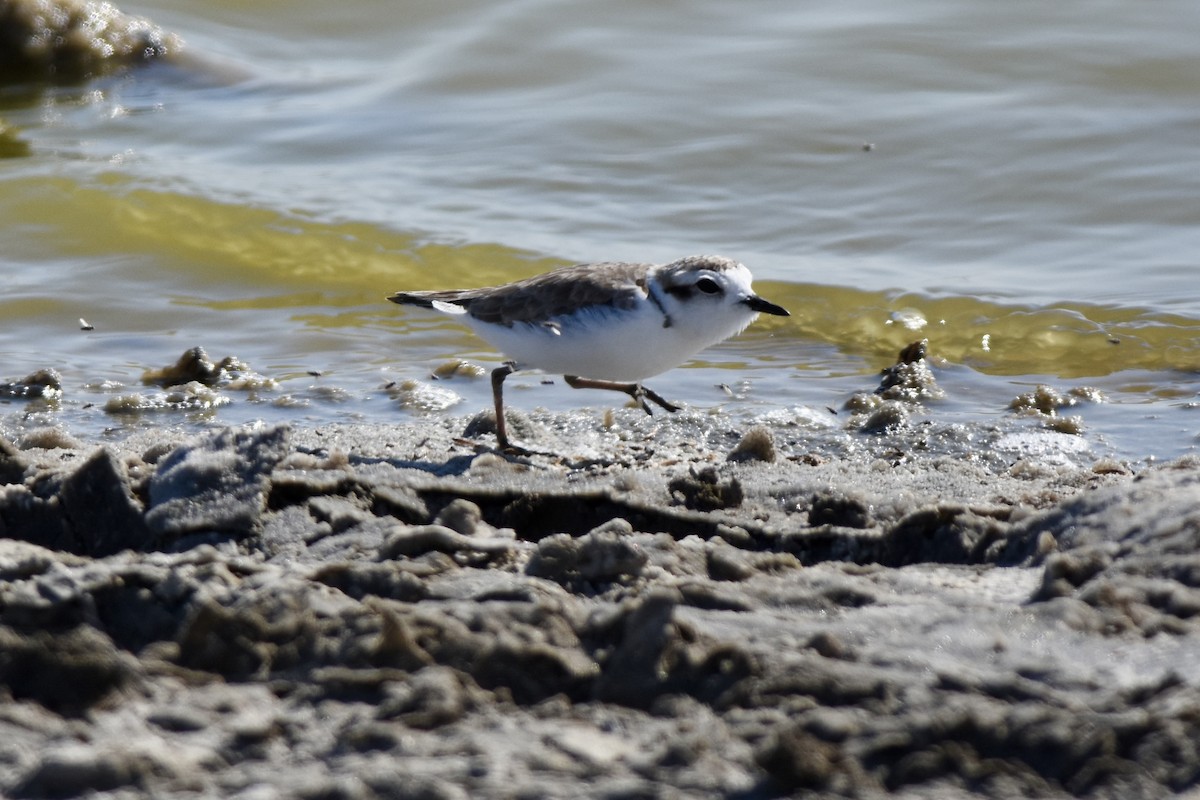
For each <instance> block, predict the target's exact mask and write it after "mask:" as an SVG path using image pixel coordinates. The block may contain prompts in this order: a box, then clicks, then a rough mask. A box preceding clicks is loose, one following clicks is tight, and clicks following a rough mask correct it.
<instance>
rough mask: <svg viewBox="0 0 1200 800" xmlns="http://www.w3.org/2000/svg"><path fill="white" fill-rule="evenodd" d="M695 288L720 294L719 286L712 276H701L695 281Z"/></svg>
mask: <svg viewBox="0 0 1200 800" xmlns="http://www.w3.org/2000/svg"><path fill="white" fill-rule="evenodd" d="M696 288H697V289H699V290H700V291H702V292H704V293H705V294H720V292H721V286H720V284H718V283H717V282H716V281H714V280H713V279H712V278H701V279H700V280H698V281H696Z"/></svg>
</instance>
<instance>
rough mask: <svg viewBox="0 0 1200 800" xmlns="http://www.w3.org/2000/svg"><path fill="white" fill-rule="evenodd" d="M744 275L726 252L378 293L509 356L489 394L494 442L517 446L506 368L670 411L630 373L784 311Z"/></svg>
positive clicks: (678, 358)
mask: <svg viewBox="0 0 1200 800" xmlns="http://www.w3.org/2000/svg"><path fill="white" fill-rule="evenodd" d="M751 280H752V276H751V275H750V270H748V269H746V267H745V266H743V265H742V264H739V263H738V262H736V261H733V260H732V259H728V258H723V257H721V256H691V257H690V258H683V259H680V260H679V261H674V262H672V263H670V264H662V265H657V264H625V263H614V262H609V263H602V264H577V265H576V266H573V267H563V268H561V269H556V270H553V271H551V272H547V273H545V274H543V275H537V276H534V277H532V278H527V279H526V280H522V281H516V282H514V283H507V284H505V285H503V286H493V287H487V288H482V289H451V290H449V291H440V292H439V291H435V292H397V293H396V294H393V295H391V296H390V297H388V299H389V300H391V301H392V302H393V303H400V304H402V305H414V306H420V307H422V308H432V309H435V310H437V311H442V312H444V313H447V314H455V315H460V316H462V317H463V322H465V323H466V324H467V325H468V326H470V328H471V329H472V330H473V331H475V333H476V334H478V335H479V336H480V337H481V338H483V339H484V340H485V341H487V342H488V343H489V344H491V345H492V346H493V347H495V348H496V349H498V350H500V351H501V352H502V353H504V354H505V355H506V356H508V357H509V358H510V359H512V360H511V361H508V362H506V363H505V364H504V365H503V366H501V367H497V368H496V369H495V370H493V371H492V395H493V398H494V399H495V402H496V439H497V441H498V442H499V445H500V448H501V449H502V450H516V451H520V450H522V448H519V447H515V446H513V445H511V444H510V443H509V441H508V434H507V431H506V428H505V423H504V401H503V384H504V379H505V378H506V377H508V376H509V375H510V374H511V373H513V372H515V371H517V370H521V369H540V370H543V371H545V372H552V373H558V374H561V375H562V376H563V377H564V378H565V379H566V381H567V384H568V385H570V386H572V387H574V388H576V389H612V390H614V391H619V392H624V393H625V394H627V395H629V396H630V397H632V398H633V399H635V400H637V401H638V402H639V403H641V406H642V408H643V409H645V411H646V413H647V414H649V413H650V406H649V405H648V404H647V403H646V401H647V400H649V401H651V402H653V403H656V404H657V405H659V406H661V407H662V408H665V409H666V410H667V411H678V410H679V407H678V406H675V405H673V404H671V403H669V402H667V401H666V400H664V399H663V398H662V397H660V396H659V395H658V394H656V393H655V392H652V391H651V390H649V389H647V388H645V387H644V386H642V385H641V383H640V381H641V380H643V379H644V378H648V377H650V376H651V375H657V374H658V373H660V372H665V371H666V370H668V369H671V368H672V367H677V366H679V365H680V364H682V363H683V362H685V361H687V360H688V359H689V358H691V357H692V356H694V355H695V354H696V353H698V352H700V351H701V350H703V349H704V348H706V347H708V346H709V345H713V344H716V343H717V342H720V341H722V340H724V339H728V338H729V337H730V336H733V335H734V334H736V333H740V332H741V331H743V330H744V329H745V328H746V326H747V325H749V324H750V323H751V322H753V321H754V319H755V317H757V316H758V314H759V312H763V313H765V314H776V315H779V316H783V317H786V316H789V315H788V312H787V311H786V310H785V309H783V308H782V307H780V306H777V305H775V304H774V303H770V302H767V301H766V300H764V299H762V298H761V297H759V296H758V295H756V294H755V293H754V290H753V289H751V288H750V282H751Z"/></svg>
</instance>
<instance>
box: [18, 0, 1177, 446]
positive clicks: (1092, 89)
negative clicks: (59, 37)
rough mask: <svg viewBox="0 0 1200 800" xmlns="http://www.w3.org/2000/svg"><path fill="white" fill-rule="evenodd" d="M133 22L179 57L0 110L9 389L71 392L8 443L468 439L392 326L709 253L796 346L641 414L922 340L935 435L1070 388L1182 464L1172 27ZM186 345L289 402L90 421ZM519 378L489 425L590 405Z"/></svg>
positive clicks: (805, 388) (824, 399) (294, 15)
mask: <svg viewBox="0 0 1200 800" xmlns="http://www.w3.org/2000/svg"><path fill="white" fill-rule="evenodd" d="M125 10H126V11H129V12H131V13H138V14H143V15H146V16H148V17H150V18H152V19H153V20H154V21H155V22H157V23H159V24H160V25H163V26H164V27H166V28H168V29H170V30H173V31H175V32H177V33H179V34H180V35H182V36H183V38H184V39H185V40H186V42H187V45H188V47H187V50H186V53H185V56H184V57H183V58H182V59H181V60H180V61H178V62H177V63H175V64H171V65H156V66H153V67H151V68H149V69H144V70H139V71H136V72H131V73H126V74H122V75H117V76H109V77H104V78H99V79H96V80H94V81H91V82H89V83H86V84H84V85H81V86H71V87H47V86H42V87H28V86H26V87H16V88H9V89H6V90H0V123H2V124H3V126H4V127H5V128H7V129H8V130H9V132H8V134H7V141H9V142H10V143H11V142H16V143H17V144H18V145H19V146H17V147H15V148H14V147H7V148H6V152H10V153H12V154H13V155H15V157H12V158H7V159H2V160H0V218H2V219H3V220H4V225H3V226H0V254H2V256H0V258H2V259H3V264H4V292H3V296H2V298H0V380H5V379H14V378H19V377H21V376H22V375H25V374H27V373H28V372H31V371H33V370H34V369H38V368H42V367H53V368H55V369H57V370H59V371H60V372H61V373H62V375H63V382H64V397H63V399H62V401H61V402H60V403H58V404H55V405H53V406H51V407H48V408H44V407H40V406H30V405H29V404H27V403H26V402H24V401H10V402H7V403H6V404H4V405H0V415H2V416H3V423H2V425H3V427H6V428H10V429H20V428H23V427H28V426H32V425H43V424H57V425H61V426H63V427H64V428H66V429H67V430H69V431H73V432H77V433H79V434H81V435H82V434H91V433H95V432H97V431H100V430H104V429H108V428H116V429H121V428H124V427H127V426H130V425H144V424H162V423H164V422H167V421H170V422H174V421H178V420H181V419H182V420H185V421H187V422H188V423H189V424H191V423H198V424H214V423H215V424H220V423H228V422H235V421H243V420H246V419H254V418H268V419H288V418H297V419H304V420H306V421H312V422H317V423H320V422H322V421H328V420H335V419H345V418H354V419H360V420H365V421H372V420H385V419H386V420H394V419H397V418H405V417H406V416H409V415H419V414H422V413H445V411H447V410H449V411H451V412H454V413H471V412H473V411H474V410H476V409H478V408H483V407H485V406H486V405H487V403H488V389H487V385H486V381H485V380H470V379H462V378H455V379H453V380H451V381H449V382H446V383H445V384H444V387H445V388H449V389H451V390H453V391H454V392H455V393H456V395H457V396H458V397H459V398H460V399H459V400H458V402H457V403H455V404H453V405H450V406H449V408H448V409H442V408H437V409H435V410H433V411H422V410H420V409H410V408H405V407H403V406H402V405H401V403H400V402H399V401H397V400H396V399H395V398H394V397H393V396H392V395H391V394H389V393H388V392H387V391H386V390H385V389H384V388H383V387H384V386H385V385H386V384H388V383H389V382H403V381H408V380H422V381H423V380H425V379H426V378H427V377H428V375H429V374H430V372H431V371H432V370H433V369H435V368H436V367H438V366H439V365H441V364H443V363H444V362H445V361H447V360H448V359H450V358H455V357H463V358H467V359H469V360H472V361H474V362H477V363H480V364H483V365H485V366H489V367H490V366H492V365H494V364H495V363H497V362H498V361H499V360H500V358H499V356H497V355H496V354H494V353H491V352H490V351H489V350H488V349H487V348H486V346H485V345H483V344H482V343H481V342H479V341H477V340H476V339H474V338H473V337H472V336H471V335H470V334H469V333H468V332H467V331H466V330H465V329H463V328H461V327H459V326H457V325H456V324H455V323H454V322H453V321H452V320H449V319H442V318H439V317H436V316H433V315H430V314H428V313H423V312H420V311H418V310H411V309H400V308H398V307H396V306H394V305H392V304H389V303H387V302H385V301H384V300H383V298H384V296H385V295H386V294H387V293H389V292H391V291H395V290H398V289H402V288H403V289H427V288H445V287H452V286H468V285H480V284H490V283H496V282H502V281H505V280H510V279H513V278H516V277H521V276H525V275H530V274H534V273H536V272H539V271H542V270H544V269H548V268H550V267H553V266H557V265H559V264H565V263H570V262H572V261H594V260H613V259H627V260H641V261H666V260H671V259H673V258H676V257H679V256H682V255H687V254H691V253H699V252H716V253H722V254H725V255H730V256H733V257H736V258H738V259H739V260H741V261H743V262H745V263H746V264H747V265H748V266H750V267H751V269H752V270H754V272H755V275H756V276H757V278H758V280H757V282H756V286H757V287H758V289H759V291H760V293H762V294H763V295H764V296H766V297H768V298H770V299H771V300H773V301H775V302H777V303H781V304H782V305H784V306H786V307H788V308H789V309H790V310H791V311H792V313H793V316H792V317H791V318H789V319H786V320H778V319H770V320H766V319H764V320H760V321H759V323H757V324H756V325H755V326H753V327H752V328H751V329H750V330H749V331H747V332H746V333H745V334H743V335H742V336H741V337H739V338H737V339H735V340H733V341H731V342H728V343H726V344H725V345H722V346H720V347H718V348H714V349H713V350H710V351H709V352H707V353H705V354H703V355H702V357H701V359H700V360H699V361H698V362H696V364H693V365H692V366H690V367H688V368H685V369H681V370H675V371H672V372H670V373H667V374H665V375H663V376H660V377H659V378H658V379H657V380H655V381H653V382H652V385H654V386H655V387H656V388H657V389H658V390H659V391H660V392H661V393H663V394H665V395H667V396H669V397H672V398H675V399H679V400H683V401H685V402H688V403H691V404H694V405H698V406H721V407H729V408H733V409H739V408H746V409H755V410H763V409H768V410H769V409H792V408H797V407H800V408H817V409H824V408H825V407H827V406H829V407H834V408H838V407H840V405H841V403H842V402H843V401H844V400H845V398H846V397H847V396H848V395H849V394H850V393H851V392H853V391H856V390H864V389H867V390H869V389H870V388H872V387H873V386H874V385H875V383H876V373H877V372H878V370H879V369H880V368H882V367H883V366H886V365H887V364H888V363H890V362H891V361H892V360H894V358H895V354H896V352H897V351H898V350H899V349H900V348H901V347H903V346H904V345H905V344H907V343H908V342H910V341H913V340H915V339H920V338H928V339H929V352H930V354H931V356H932V357H933V359H935V363H936V365H937V370H938V374H939V378H940V380H941V381H942V384H943V386H944V387H945V388H946V389H947V392H948V396H947V399H946V400H945V401H941V402H940V403H933V404H930V405H929V406H928V411H929V412H930V413H931V414H934V415H938V416H945V417H949V418H952V419H953V418H963V419H990V418H1002V417H1004V416H1005V415H1006V414H1007V413H1008V412H1007V411H1006V407H1007V405H1008V403H1009V401H1010V400H1011V399H1012V398H1013V397H1015V396H1016V395H1017V394H1019V393H1020V392H1023V391H1027V390H1028V389H1029V388H1031V387H1032V386H1035V385H1036V384H1038V383H1049V384H1051V385H1053V386H1055V387H1056V388H1059V389H1063V390H1065V389H1068V388H1071V387H1074V386H1091V387H1096V388H1098V389H1100V391H1101V392H1102V393H1103V395H1104V396H1105V398H1106V402H1104V403H1100V404H1085V405H1081V406H1077V407H1075V408H1072V409H1070V410H1069V413H1072V414H1075V413H1078V414H1081V415H1082V416H1083V418H1084V422H1085V429H1084V431H1085V432H1084V436H1085V438H1087V440H1088V442H1089V444H1091V445H1093V446H1094V447H1095V449H1096V450H1097V452H1107V451H1113V452H1116V453H1117V454H1120V455H1126V456H1131V457H1142V456H1148V455H1156V456H1160V457H1166V456H1171V455H1175V454H1178V453H1180V452H1184V451H1187V450H1191V449H1194V448H1195V446H1196V439H1195V437H1196V431H1197V426H1198V421H1200V417H1198V416H1197V415H1198V414H1200V409H1197V408H1196V407H1195V406H1196V401H1197V396H1196V395H1197V391H1198V389H1200V381H1198V380H1197V376H1198V371H1200V307H1198V301H1197V299H1196V298H1197V292H1196V288H1197V277H1196V276H1197V265H1196V263H1195V255H1194V254H1195V253H1197V252H1200V225H1198V224H1197V223H1198V222H1200V218H1198V212H1197V209H1196V205H1195V198H1196V197H1197V196H1198V195H1200V145H1198V144H1197V139H1196V136H1195V132H1196V130H1198V129H1200V107H1198V106H1197V105H1196V103H1195V102H1194V98H1195V97H1196V95H1197V91H1198V90H1200V50H1198V49H1197V48H1196V47H1195V34H1196V32H1197V29H1198V25H1197V23H1200V7H1196V6H1195V5H1194V4H1188V3H1184V2H1165V3H1156V4H1118V3H1111V4H1104V5H1103V7H1102V8H1093V9H1091V11H1092V12H1093V13H1089V14H1088V15H1086V16H1081V15H1079V14H1078V12H1077V10H1076V9H1072V8H1070V7H1054V6H1045V5H1044V4H1035V3H1020V4H1017V5H1006V6H991V5H985V4H982V3H968V4H958V5H950V6H948V5H946V4H943V3H934V2H923V3H922V2H919V3H909V4H905V6H904V7H903V8H902V9H900V8H897V7H894V6H892V5H890V4H886V3H880V2H863V3H857V4H853V5H851V6H846V5H844V4H843V5H837V6H835V5H833V4H828V5H825V6H815V7H814V6H796V4H792V3H784V2H765V3H759V4H756V5H755V6H754V9H753V13H747V10H746V7H745V6H744V5H737V4H728V3H721V2H717V0H704V1H703V2H697V3H690V4H687V5H683V4H678V3H653V4H651V3H638V2H621V3H619V4H618V5H616V6H614V5H612V4H609V5H607V6H605V8H604V10H603V12H601V11H600V9H599V8H598V7H591V6H586V5H585V6H580V5H579V4H574V3H567V2H561V0H524V1H517V2H500V3H483V2H476V3H459V4H454V6H453V7H447V6H445V4H437V3H405V4H402V5H397V4H393V3H382V2H374V3H372V2H352V3H343V4H338V5H336V6H330V5H329V4H318V3H301V4H293V5H289V6H288V7H287V8H283V7H281V6H278V5H275V4H254V5H250V6H246V5H244V4H234V3H206V4H202V5H200V6H197V5H196V4H194V3H184V2H181V1H179V2H159V3H145V4H138V5H130V6H126V7H125ZM81 318H82V319H84V320H85V321H86V322H87V323H89V324H90V326H92V327H93V328H94V329H93V330H90V331H83V330H80V328H81V327H82V326H81V324H80V322H79V320H80V319H81ZM195 345H201V346H203V347H205V348H206V349H207V350H208V352H209V353H210V354H211V355H212V356H214V357H215V358H220V357H222V356H225V355H229V354H236V355H237V356H239V357H241V358H242V359H244V360H245V361H247V362H249V363H250V364H251V366H252V367H253V368H254V369H255V370H257V371H259V372H261V373H263V374H265V375H268V376H270V377H273V378H275V379H277V380H278V381H279V386H278V387H277V388H276V389H273V390H270V391H263V392H258V393H231V395H230V396H231V397H232V400H233V402H231V403H230V404H229V405H226V406H224V407H222V408H219V409H216V410H213V411H210V412H202V413H198V414H194V415H192V416H187V415H180V414H176V413H166V414H157V415H153V414H152V415H141V416H130V415H114V414H111V413H108V412H106V411H105V410H104V404H105V402H106V401H107V400H108V399H109V398H111V397H112V396H113V395H116V394H120V393H122V392H132V391H145V390H144V389H143V388H142V387H140V385H139V378H140V376H141V374H142V372H143V371H144V370H146V369H148V368H152V367H161V366H163V365H165V364H168V363H171V362H173V361H174V360H175V359H176V358H177V357H178V356H179V354H180V353H181V352H183V351H184V350H186V349H188V348H190V347H192V346H195ZM310 373H320V375H319V376H314V375H312V374H310ZM513 380H514V387H515V388H514V392H513V395H512V400H513V403H514V404H519V405H525V406H531V405H546V406H549V407H551V408H569V407H575V406H577V405H591V406H596V407H604V406H605V405H611V404H612V402H613V401H612V399H611V398H609V397H606V396H604V395H596V394H594V393H587V394H583V393H576V392H570V391H568V390H566V389H563V388H562V387H557V388H548V387H542V386H541V380H542V378H540V377H538V376H523V377H521V378H519V379H518V378H514V379H513ZM115 383H120V384H123V386H116V385H114V384H115ZM718 384H726V385H727V386H729V387H730V390H731V391H732V393H733V395H734V396H733V397H732V398H731V397H730V395H729V392H727V391H726V390H725V389H722V388H719V387H718V386H717V385H718ZM522 387H526V388H528V389H529V391H528V392H526V391H521V388H522ZM1029 424H1030V425H1031V426H1037V425H1039V424H1040V423H1039V422H1038V421H1037V420H1030V421H1029Z"/></svg>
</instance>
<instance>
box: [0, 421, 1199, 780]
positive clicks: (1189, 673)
mask: <svg viewBox="0 0 1200 800" xmlns="http://www.w3.org/2000/svg"><path fill="white" fill-rule="evenodd" d="M454 428H455V426H454V425H445V426H441V427H439V426H423V427H416V426H413V427H397V428H394V429H386V430H381V429H378V428H365V427H364V428H350V427H348V428H344V429H339V430H336V431H311V430H297V431H293V430H290V429H288V428H284V427H261V428H244V429H232V430H226V431H221V432H218V433H214V434H212V435H209V436H202V437H195V438H185V437H175V438H176V439H177V441H176V440H172V439H171V437H164V436H162V435H161V434H158V435H155V436H152V437H151V436H148V437H147V438H146V439H145V440H143V441H136V440H130V441H127V442H125V443H123V444H122V445H120V446H117V447H110V448H96V449H93V450H90V451H88V450H62V449H41V448H30V449H24V450H22V449H18V448H17V447H14V446H12V445H10V444H8V443H3V444H2V445H0V478H2V479H3V481H4V482H5V485H4V486H3V487H0V537H3V538H0V694H2V695H4V698H3V699H4V701H5V702H3V703H0V794H4V795H6V796H16V797H49V796H54V797H69V796H78V795H83V794H88V793H92V795H93V796H111V797H129V796H137V795H140V794H146V795H153V796H161V797H172V796H178V797H183V796H194V795H195V793H197V792H203V793H208V794H210V795H219V796H228V797H236V796H239V795H245V796H249V795H250V794H256V796H261V793H263V792H268V793H271V794H272V796H296V797H365V798H369V797H408V796H420V797H469V796H497V795H503V796H550V797H611V796H658V795H663V794H667V795H670V794H671V793H677V794H679V795H681V796H696V797H728V796H733V795H736V796H746V797H772V796H786V795H791V794H795V793H799V792H803V791H806V790H815V791H821V792H825V793H831V794H835V795H838V796H846V797H882V796H884V795H888V794H889V793H890V794H899V795H901V796H904V795H905V794H906V793H907V794H909V795H911V796H922V797H925V796H931V795H934V796H936V795H939V794H941V795H942V796H946V797H952V796H953V797H961V796H983V797H1009V796H1021V795H1036V796H1068V795H1090V796H1105V797H1118V796H1119V797H1139V796H1145V797H1150V796H1161V795H1163V794H1166V793H1170V792H1177V791H1180V790H1183V789H1185V788H1187V787H1190V786H1193V785H1194V784H1195V783H1196V779H1197V775H1198V774H1200V757H1198V756H1197V752H1196V747H1195V744H1194V743H1195V742H1196V741H1198V740H1200V739H1198V736H1200V730H1198V728H1200V691H1198V689H1197V678H1196V676H1195V671H1194V670H1192V669H1189V667H1188V665H1190V664H1194V663H1196V662H1197V658H1200V636H1198V634H1197V629H1196V610H1197V609H1200V590H1198V588H1200V570H1197V569H1195V565H1194V564H1193V562H1194V561H1195V559H1196V556H1195V555H1194V554H1195V553H1196V552H1200V547H1198V545H1200V542H1198V541H1197V538H1198V537H1200V524H1198V523H1197V520H1196V511H1195V509H1196V508H1198V507H1200V503H1198V502H1197V501H1198V500H1200V468H1197V465H1195V464H1192V463H1188V462H1180V463H1176V464H1172V465H1168V466H1167V467H1163V468H1156V469H1153V470H1145V471H1143V472H1142V473H1141V474H1138V475H1134V474H1133V470H1131V469H1124V468H1121V469H1117V468H1115V467H1114V466H1113V465H1111V464H1107V465H1096V466H1095V467H1093V466H1089V465H1079V466H1064V465H1062V464H1057V465H1055V464H1035V463H1031V462H1029V461H1023V462H1020V463H1017V464H1004V463H1003V462H1001V461H999V460H995V459H992V460H989V459H976V460H971V459H964V458H954V457H949V456H945V455H943V456H938V455H934V454H933V453H931V452H924V454H922V453H921V452H919V450H918V449H917V448H912V447H910V446H909V445H911V442H908V443H907V444H906V443H905V442H904V441H901V440H900V439H893V440H891V441H889V442H888V443H886V444H885V443H883V442H879V443H877V445H876V449H875V450H871V451H865V450H864V451H861V452H859V453H857V454H849V455H846V456H844V457H841V458H832V457H827V456H821V457H816V456H813V455H812V454H811V453H810V452H808V451H807V450H805V449H804V446H803V443H802V442H800V441H798V439H797V437H796V436H795V433H794V431H791V430H790V429H787V428H786V427H780V428H775V429H771V428H768V427H761V428H757V429H755V430H754V432H753V433H752V434H749V433H748V434H747V436H750V437H752V438H753V440H754V441H753V442H751V444H746V443H745V439H746V437H742V441H740V442H739V440H738V438H737V437H728V436H725V435H724V434H719V435H717V434H714V436H715V437H716V438H715V439H714V438H712V437H710V438H709V439H705V438H704V436H702V435H701V434H699V433H697V432H695V431H688V430H686V429H684V428H680V429H679V432H678V434H677V438H675V439H672V438H670V437H666V436H663V435H661V434H660V435H658V436H656V438H655V440H654V444H653V453H652V455H650V456H647V453H646V451H645V450H644V449H643V450H641V451H639V452H637V453H634V452H632V451H631V447H630V446H629V445H628V444H627V443H622V442H620V441H610V442H608V444H609V445H610V446H611V448H612V457H611V458H610V459H608V460H606V461H599V460H595V459H593V460H591V461H588V462H586V463H583V462H580V463H575V464H571V463H562V462H560V461H557V460H554V459H536V458H535V459H506V458H503V457H500V456H497V455H495V454H490V453H485V454H476V453H475V452H473V451H472V450H471V449H469V448H467V447H465V446H463V445H462V444H461V443H460V444H456V443H455V436H454ZM458 429H460V430H461V423H459V424H458ZM764 437H766V439H768V440H769V441H764ZM154 439H157V441H153V440H154ZM40 441H41V442H42V443H43V444H46V443H49V442H47V440H46V438H45V437H43V438H42V439H41V440H40ZM713 441H719V442H725V445H724V449H723V450H722V449H720V448H716V447H714V446H713V444H712V443H713ZM768 445H769V446H768ZM900 451H904V452H905V453H906V455H905V456H904V457H903V458H898V457H896V454H897V453H899V452H900ZM731 453H741V454H743V455H741V456H737V457H735V458H733V459H731V460H726V456H728V455H729V454H731ZM745 453H751V454H753V453H758V454H768V453H769V454H770V459H768V458H767V457H766V456H765V455H760V456H757V457H755V456H753V455H751V456H750V457H744V454H745ZM885 456H886V457H885Z"/></svg>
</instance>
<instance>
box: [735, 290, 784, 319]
mask: <svg viewBox="0 0 1200 800" xmlns="http://www.w3.org/2000/svg"><path fill="white" fill-rule="evenodd" d="M742 302H743V303H745V304H746V305H748V306H750V308H751V310H753V311H759V312H761V313H763V314H774V315H775V316H777V317H790V316H791V314H789V313H788V310H787V309H786V308H784V307H783V306H777V305H775V304H774V303H772V302H770V301H769V300H763V299H762V298H761V297H759V296H758V295H756V294H752V295H750V296H749V297H747V298H746V299H745V300H743V301H742Z"/></svg>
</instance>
